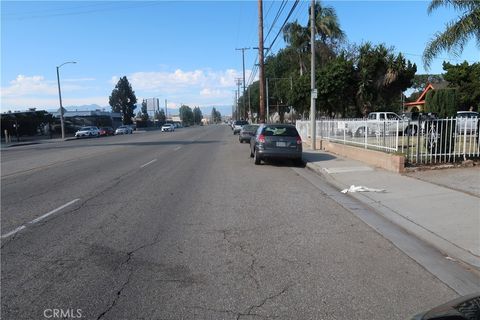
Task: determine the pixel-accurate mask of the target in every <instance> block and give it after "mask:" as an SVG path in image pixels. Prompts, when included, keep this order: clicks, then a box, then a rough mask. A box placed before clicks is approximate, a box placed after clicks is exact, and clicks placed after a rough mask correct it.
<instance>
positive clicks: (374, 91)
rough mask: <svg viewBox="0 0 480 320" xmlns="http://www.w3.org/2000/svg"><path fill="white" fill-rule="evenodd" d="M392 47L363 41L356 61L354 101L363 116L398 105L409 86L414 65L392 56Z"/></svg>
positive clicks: (415, 67) (414, 69)
mask: <svg viewBox="0 0 480 320" xmlns="http://www.w3.org/2000/svg"><path fill="white" fill-rule="evenodd" d="M392 52H393V48H387V47H385V45H383V44H380V45H377V46H373V45H372V44H370V43H365V44H364V45H362V46H361V47H360V50H359V57H358V62H357V68H356V69H357V77H358V89H357V94H356V98H357V104H358V106H359V108H360V110H361V111H362V113H363V114H364V115H366V114H368V113H369V112H371V111H373V110H376V109H380V108H381V109H384V110H385V111H386V110H387V109H389V110H392V109H393V110H395V108H400V100H401V99H400V98H401V94H402V92H403V91H405V90H406V89H407V88H410V87H411V85H412V79H413V77H414V75H415V72H416V71H417V66H416V65H415V64H412V63H411V62H410V61H408V60H405V58H404V57H403V55H402V54H398V55H397V56H395V55H394V54H393V53H392Z"/></svg>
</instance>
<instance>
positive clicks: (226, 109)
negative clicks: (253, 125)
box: [47, 104, 232, 116]
mask: <svg viewBox="0 0 480 320" xmlns="http://www.w3.org/2000/svg"><path fill="white" fill-rule="evenodd" d="M190 108H192V107H190ZM212 108H213V107H200V110H201V111H202V114H203V115H204V116H210V114H211V113H212ZM65 109H67V111H94V110H101V111H110V110H112V108H111V107H110V106H104V107H102V106H99V105H98V104H89V105H83V106H66V107H65ZM192 109H193V108H192ZM215 109H217V111H219V112H220V113H221V114H222V116H227V115H228V116H229V115H231V114H232V107H231V106H215ZM57 110H58V108H57V109H47V111H49V112H56V111H57ZM139 110H140V106H137V108H136V109H135V111H136V113H137V112H138V111H139ZM163 110H165V109H163ZM167 112H168V115H178V109H173V108H168V109H167Z"/></svg>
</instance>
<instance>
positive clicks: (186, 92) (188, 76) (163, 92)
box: [0, 68, 250, 111]
mask: <svg viewBox="0 0 480 320" xmlns="http://www.w3.org/2000/svg"><path fill="white" fill-rule="evenodd" d="M241 77H242V72H241V71H238V70H235V69H225V70H212V69H209V68H204V69H195V70H182V69H177V70H173V71H163V70H162V71H153V72H135V73H132V74H130V75H127V78H128V79H129V81H130V83H131V84H132V88H133V90H135V93H136V96H137V99H138V100H139V101H140V102H141V100H142V99H145V98H153V97H156V98H159V99H160V100H162V101H163V100H164V99H167V100H168V107H169V108H179V107H180V106H181V104H187V105H189V106H192V107H193V106H200V107H202V106H212V105H231V104H232V103H233V99H234V95H235V93H234V90H236V89H237V86H236V84H235V79H236V78H241ZM249 77H250V70H247V71H246V79H248V78H249ZM119 79H120V77H119V76H112V77H111V79H110V80H109V81H108V83H105V82H104V83H103V84H101V85H100V84H99V83H97V82H95V81H96V79H95V78H93V77H92V78H89V77H85V78H66V79H62V82H61V85H62V99H63V104H64V106H71V105H84V104H86V105H90V104H98V105H100V106H107V105H108V96H109V94H110V92H111V90H112V87H113V86H115V85H116V84H117V83H118V80H119ZM87 83H88V84H89V86H86V85H87ZM64 92H65V93H67V92H69V94H65V95H64V94H63V93H64ZM72 92H77V93H76V95H75V94H73V93H72ZM102 94H104V95H105V96H103V97H102V96H100V95H102ZM57 106H58V87H57V81H56V79H55V78H54V79H52V80H48V79H45V78H44V77H43V76H40V75H34V76H25V75H18V76H17V77H16V79H14V80H12V81H10V82H9V84H8V85H7V86H5V87H2V88H1V104H0V107H1V109H2V111H6V110H3V109H5V108H8V109H19V108H23V109H26V108H28V107H42V108H43V107H44V108H49V109H51V108H57Z"/></svg>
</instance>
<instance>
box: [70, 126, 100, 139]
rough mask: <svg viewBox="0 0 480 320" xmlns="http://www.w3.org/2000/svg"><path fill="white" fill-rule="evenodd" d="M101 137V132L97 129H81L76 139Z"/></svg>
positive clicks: (76, 133)
mask: <svg viewBox="0 0 480 320" xmlns="http://www.w3.org/2000/svg"><path fill="white" fill-rule="evenodd" d="M83 137H100V130H99V129H98V128H97V127H81V128H80V130H78V131H77V132H75V138H77V139H78V138H83Z"/></svg>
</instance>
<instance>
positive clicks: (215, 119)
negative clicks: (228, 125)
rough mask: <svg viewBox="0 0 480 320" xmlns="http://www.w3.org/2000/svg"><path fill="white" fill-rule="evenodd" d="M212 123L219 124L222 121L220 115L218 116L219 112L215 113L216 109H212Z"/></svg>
mask: <svg viewBox="0 0 480 320" xmlns="http://www.w3.org/2000/svg"><path fill="white" fill-rule="evenodd" d="M211 117H212V122H213V123H219V122H221V121H222V115H221V114H220V112H219V111H217V109H215V107H213V108H212V115H211Z"/></svg>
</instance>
